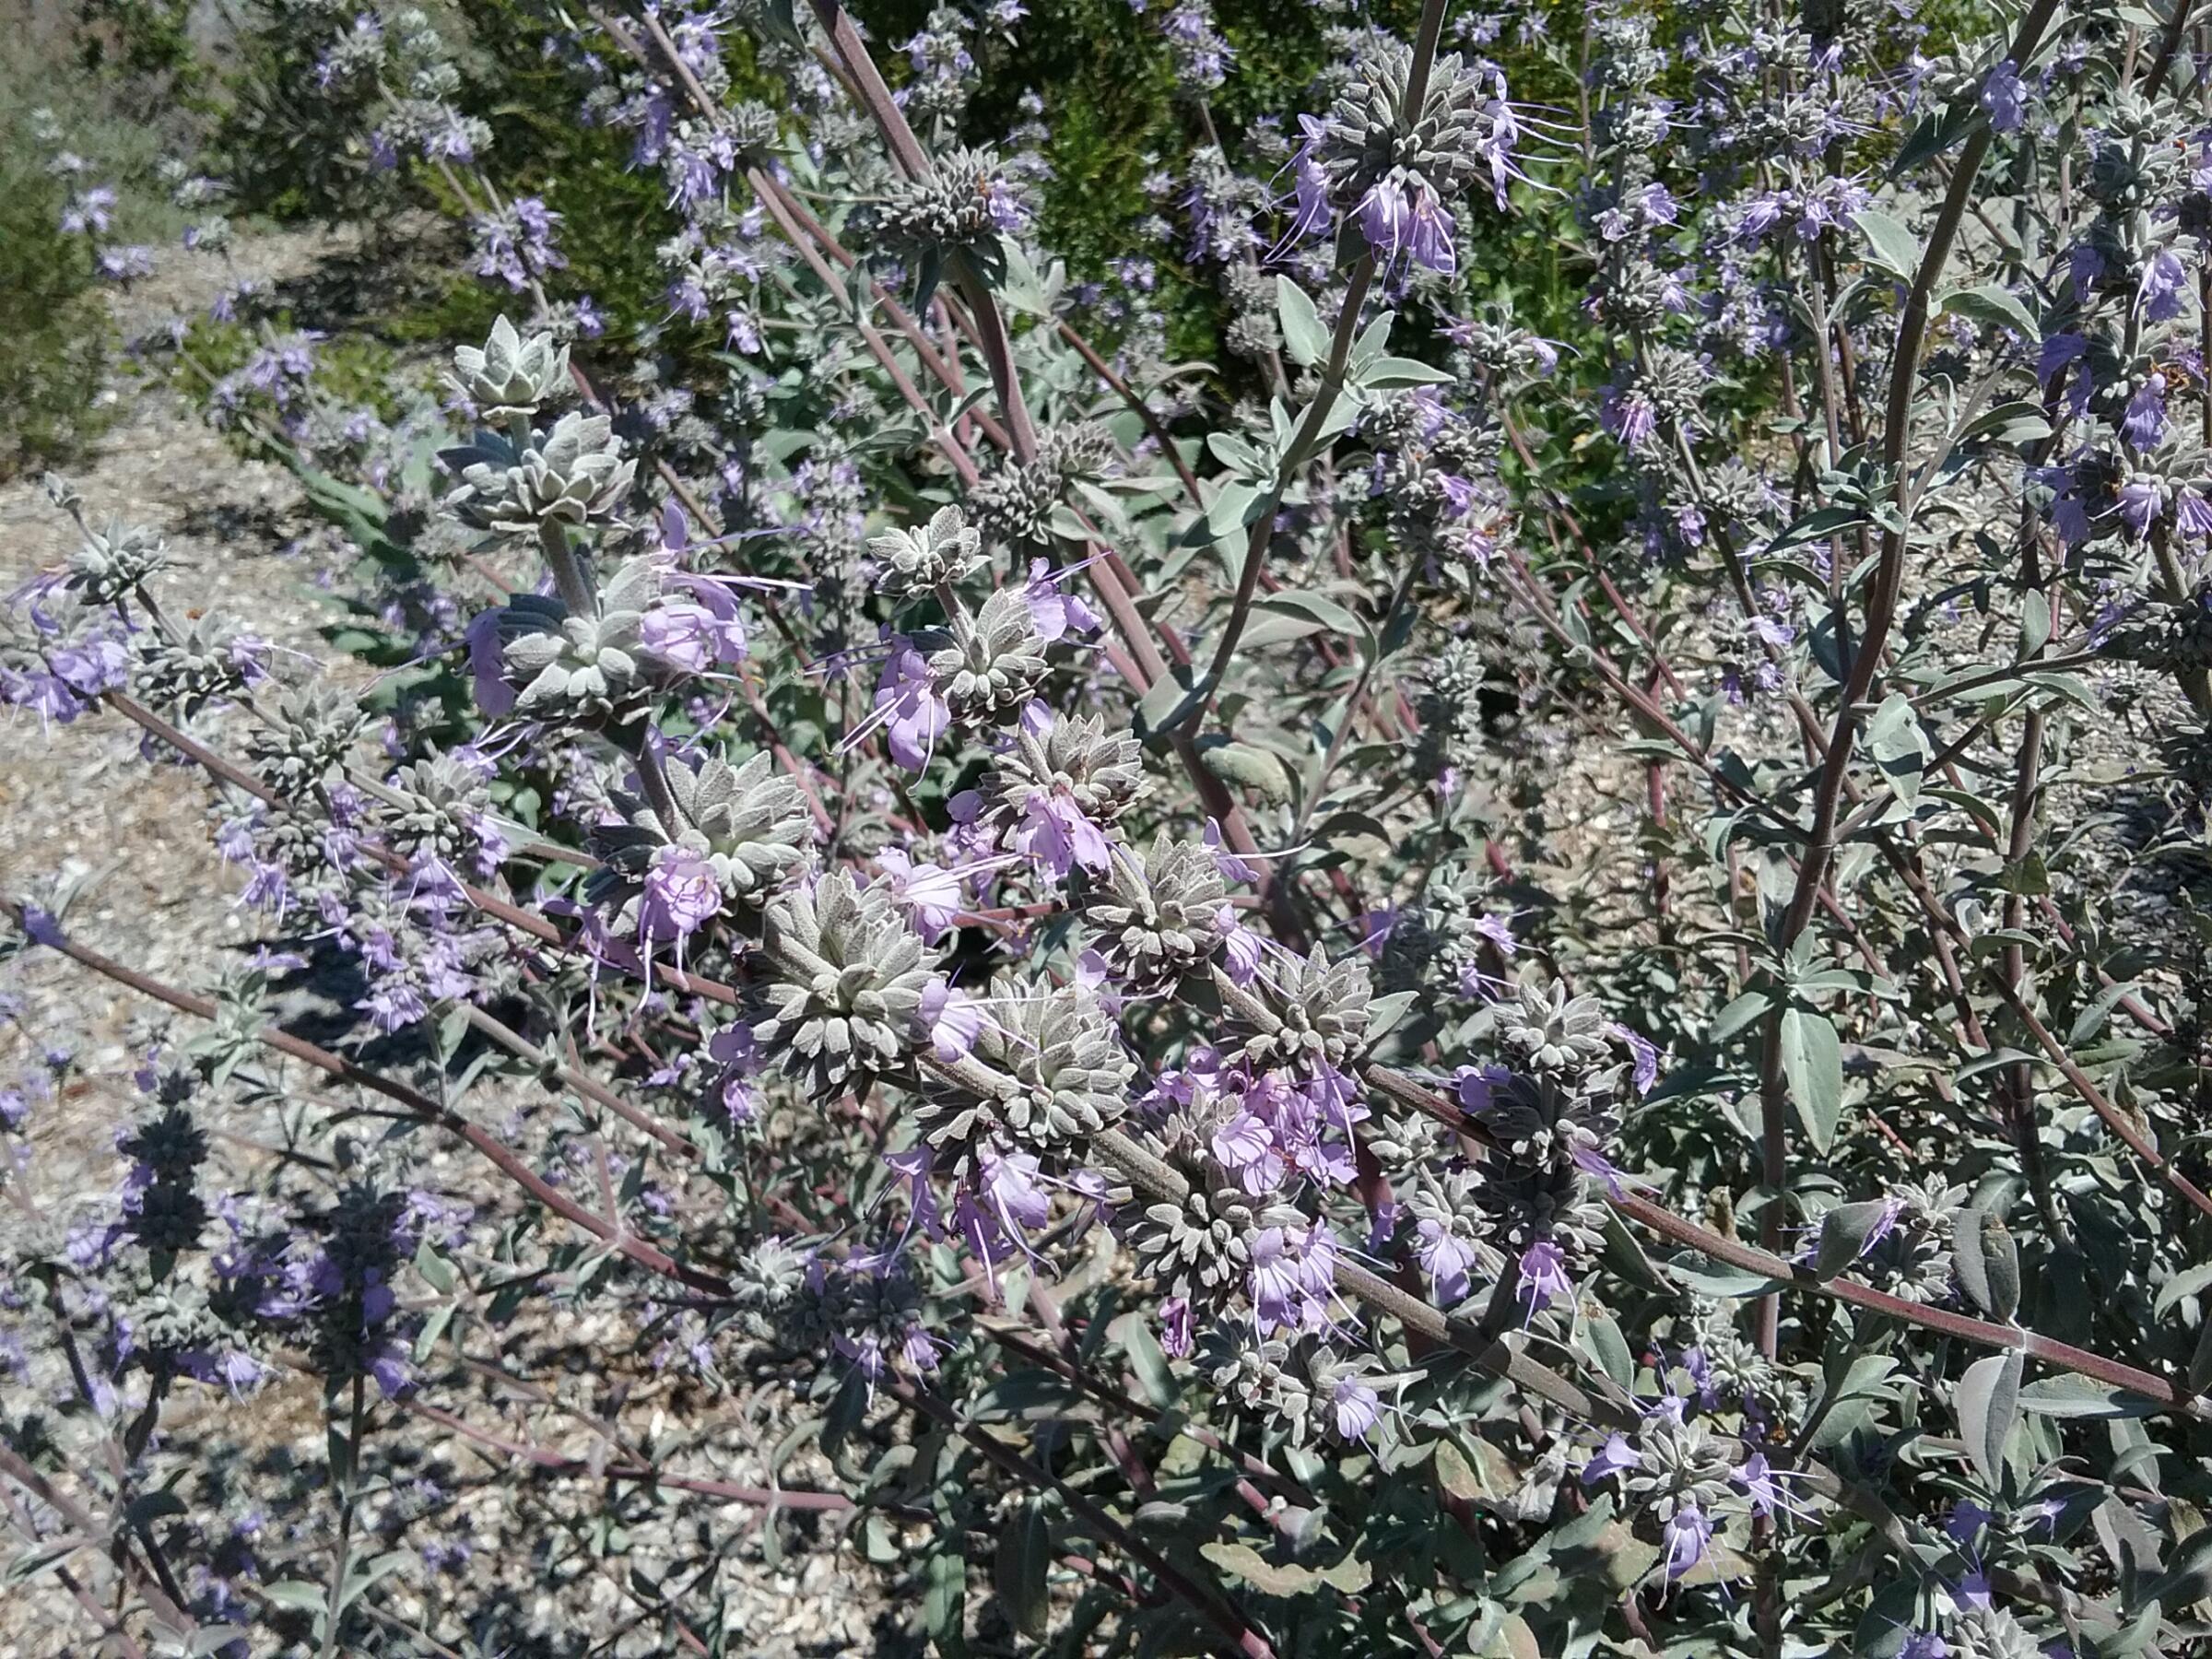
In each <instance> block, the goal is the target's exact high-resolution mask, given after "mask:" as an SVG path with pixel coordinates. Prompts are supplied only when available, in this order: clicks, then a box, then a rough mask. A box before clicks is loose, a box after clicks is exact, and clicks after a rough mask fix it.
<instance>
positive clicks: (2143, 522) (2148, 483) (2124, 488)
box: [2120, 473, 2166, 539]
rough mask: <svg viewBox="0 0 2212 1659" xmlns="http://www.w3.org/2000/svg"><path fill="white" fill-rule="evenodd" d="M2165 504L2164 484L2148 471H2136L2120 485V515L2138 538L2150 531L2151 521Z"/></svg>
mask: <svg viewBox="0 0 2212 1659" xmlns="http://www.w3.org/2000/svg"><path fill="white" fill-rule="evenodd" d="M2165 505H2166V486H2165V485H2164V484H2162V483H2160V482H2159V480H2158V479H2157V478H2154V477H2151V476H2150V474H2148V473H2137V474H2136V476H2135V477H2132V478H2130V479H2128V481H2127V482H2126V483H2124V484H2123V485H2121V486H2120V516H2121V517H2122V518H2124V519H2125V520H2126V521H2127V527H2128V530H2129V531H2130V533H2131V534H2133V535H2136V537H2137V538H2138V539H2140V538H2141V537H2143V536H2145V535H2148V534H2149V533H2150V526H2151V522H2152V521H2153V520H2154V519H2156V518H2157V517H2158V516H2159V512H2160V511H2161V510H2162V509H2163V508H2164V507H2165Z"/></svg>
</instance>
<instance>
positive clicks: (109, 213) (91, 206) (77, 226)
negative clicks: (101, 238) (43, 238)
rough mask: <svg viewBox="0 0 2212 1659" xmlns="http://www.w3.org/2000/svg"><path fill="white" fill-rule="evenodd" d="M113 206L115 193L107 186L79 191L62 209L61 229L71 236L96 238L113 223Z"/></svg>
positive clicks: (95, 186) (98, 185) (100, 185)
mask: <svg viewBox="0 0 2212 1659" xmlns="http://www.w3.org/2000/svg"><path fill="white" fill-rule="evenodd" d="M114 206H115V192H114V191H113V189H112V188H111V187H110V186H108V185H105V184H95V185H93V186H92V188H91V189H89V190H84V191H79V192H77V193H76V194H74V195H72V196H71V197H70V198H69V202H68V205H67V206H65V207H64V208H63V209H62V229H64V230H65V231H67V232H69V233H70V234H71V235H81V236H98V235H100V233H102V232H103V231H105V230H106V229H107V228H108V226H109V225H110V224H111V223H112V222H113V209H114Z"/></svg>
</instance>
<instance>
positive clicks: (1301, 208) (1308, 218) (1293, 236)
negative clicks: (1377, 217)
mask: <svg viewBox="0 0 2212 1659" xmlns="http://www.w3.org/2000/svg"><path fill="white" fill-rule="evenodd" d="M1298 125H1299V130H1300V133H1301V134H1303V135H1304V137H1305V142H1304V143H1303V144H1302V145H1300V147H1299V151H1298V154H1297V156H1296V157H1295V158H1293V159H1292V161H1291V177H1292V194H1293V199H1294V200H1295V202H1296V204H1297V207H1296V211H1294V212H1293V213H1292V214H1291V216H1290V224H1289V227H1288V229H1286V230H1285V231H1284V232H1283V240H1284V241H1285V242H1286V243H1288V242H1294V241H1305V239H1306V238H1308V237H1309V236H1317V235H1319V234H1320V233H1321V232H1322V231H1324V230H1325V229H1328V227H1329V223H1330V221H1331V220H1332V219H1334V218H1335V217H1336V215H1335V208H1333V207H1332V206H1330V204H1329V175H1328V174H1327V173H1325V172H1324V171H1322V167H1321V163H1320V161H1319V160H1317V159H1315V158H1314V154H1313V151H1314V147H1315V146H1317V145H1318V144H1319V143H1320V142H1321V139H1322V137H1323V135H1324V133H1325V132H1326V130H1327V129H1326V128H1325V127H1324V126H1323V124H1321V123H1320V122H1318V121H1316V120H1315V119H1314V118H1313V117H1312V116H1311V115H1300V117H1299V118H1298Z"/></svg>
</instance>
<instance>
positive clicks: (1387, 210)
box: [1359, 178, 1413, 264]
mask: <svg viewBox="0 0 2212 1659" xmlns="http://www.w3.org/2000/svg"><path fill="white" fill-rule="evenodd" d="M1412 219H1413V214H1412V209H1411V207H1410V206H1408V205H1407V203H1406V193H1405V191H1404V190H1402V189H1400V188H1399V186H1398V182H1397V181H1396V180H1395V179H1392V178H1382V179H1377V180H1376V181H1375V182H1373V183H1372V184H1371V185H1369V186H1368V191H1367V194H1365V195H1364V196H1362V197H1360V198H1359V234H1360V235H1362V236H1364V237H1366V238H1367V245H1368V246H1369V247H1371V248H1372V249H1373V250H1374V252H1375V256H1376V257H1377V258H1378V259H1380V260H1382V261H1383V262H1384V263H1385V264H1387V263H1388V262H1389V261H1391V260H1393V259H1395V258H1396V257H1397V255H1398V250H1399V249H1400V248H1402V247H1404V246H1405V244H1406V234H1407V232H1408V231H1409V230H1410V229H1411V228H1412Z"/></svg>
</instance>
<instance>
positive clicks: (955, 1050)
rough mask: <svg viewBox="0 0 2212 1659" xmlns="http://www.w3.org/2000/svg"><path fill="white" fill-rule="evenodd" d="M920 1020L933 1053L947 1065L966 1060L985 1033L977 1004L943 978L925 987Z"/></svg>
mask: <svg viewBox="0 0 2212 1659" xmlns="http://www.w3.org/2000/svg"><path fill="white" fill-rule="evenodd" d="M921 1020H922V1027H923V1030H926V1031H927V1032H928V1033H929V1046H930V1049H931V1051H932V1052H933V1053H935V1055H936V1056H937V1058H938V1059H940V1060H943V1061H945V1062H947V1064H950V1063H951V1062H952V1061H955V1060H959V1059H962V1058H965V1057H966V1055H967V1053H968V1052H969V1051H970V1050H971V1049H972V1048H974V1047H975V1040H976V1037H977V1035H978V1033H980V1032H981V1031H982V1029H983V1013H982V1007H981V1006H978V1004H977V1003H976V1000H975V999H974V998H973V997H972V996H970V995H969V994H967V993H966V992H965V991H962V990H960V989H959V987H958V986H956V985H952V984H949V983H947V982H946V981H945V980H943V979H941V978H940V979H933V980H931V981H930V982H929V983H928V984H927V985H925V986H924V987H923V990H922V1006H921Z"/></svg>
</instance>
